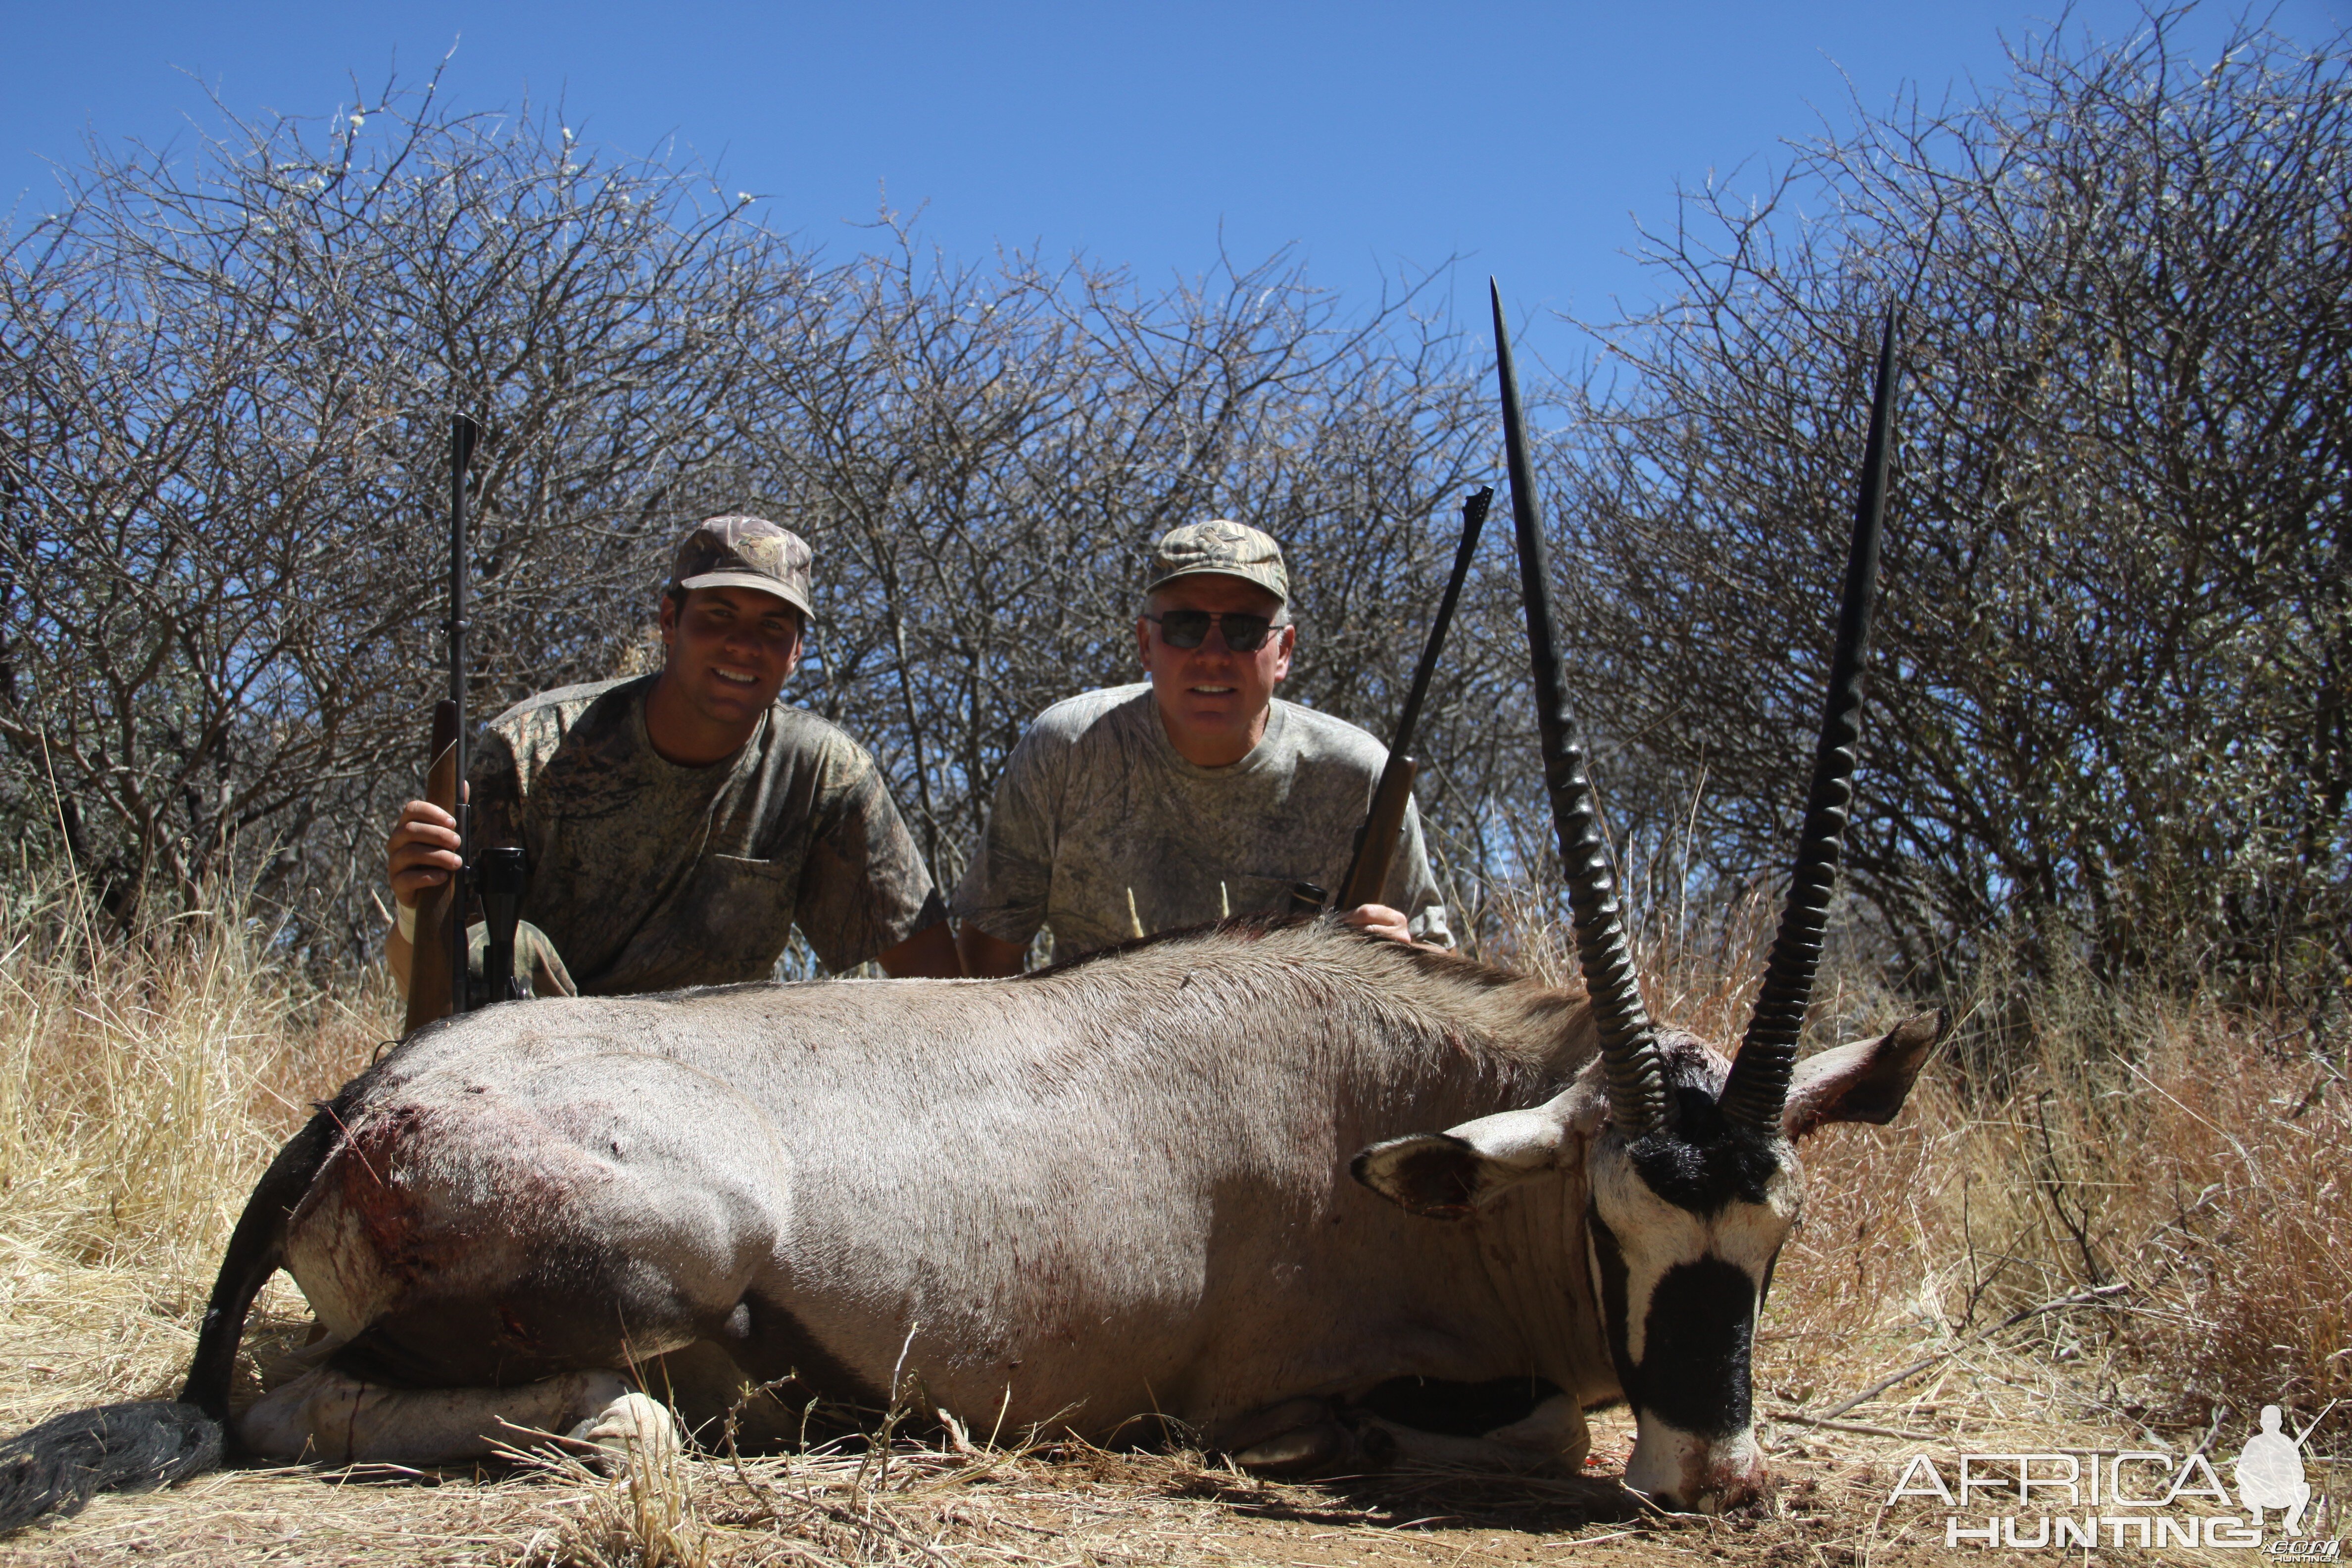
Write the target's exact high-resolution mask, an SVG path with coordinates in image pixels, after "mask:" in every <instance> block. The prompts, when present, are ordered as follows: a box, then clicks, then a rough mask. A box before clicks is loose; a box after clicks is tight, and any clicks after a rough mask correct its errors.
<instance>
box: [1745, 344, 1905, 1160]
mask: <svg viewBox="0 0 2352 1568" xmlns="http://www.w3.org/2000/svg"><path fill="white" fill-rule="evenodd" d="M1900 316H1901V312H1900V311H1899V310H1888V311H1887V313H1886V329H1885V332H1884V333H1883V334H1882V335H1881V337H1880V339H1879V343H1878V387H1877V391H1876V392H1875V393H1874V395H1873V396H1872V398H1871V405H1870V444H1869V445H1868V447H1865V448H1864V451H1863V457H1862V498H1861V500H1858V501H1857V502H1855V504H1854V509H1853V546H1852V548H1851V550H1850V551H1849V552H1848V553H1847V555H1846V563H1845V598H1844V600H1843V603H1842V604H1841V605H1839V606H1838V626H1837V651H1836V652H1835V654H1834V655H1833V656H1832V658H1831V661H1830V688H1829V700H1828V703H1827V707H1826V710H1825V711H1824V712H1823V713H1822V743H1821V749H1820V750H1819V751H1817V752H1814V753H1813V787H1812V793H1811V795H1810V796H1808V797H1807V799H1806V802H1805V826H1804V829H1803V832H1802V834H1801V837H1799V839H1798V842H1797V864H1796V867H1795V868H1794V869H1793V870H1791V871H1790V873H1789V902H1788V906H1787V908H1786V909H1784V910H1782V911H1781V914H1780V934H1779V935H1777V936H1775V937H1774V938H1773V940H1772V957H1771V961H1770V962H1769V963H1768V964H1767V965H1766V966H1765V970H1764V985H1763V989H1762V990H1761V991H1759V993H1758V994H1757V997H1756V1011H1755V1014H1754V1015H1753V1016H1751V1017H1750V1018H1749V1019H1748V1037H1747V1038H1746V1039H1745V1040H1744V1041H1742V1042H1741V1043H1740V1047H1739V1056H1738V1059H1736V1060H1735V1061H1734V1062H1733V1063H1732V1064H1731V1076H1730V1078H1729V1079H1727V1080H1726V1081H1725V1083H1724V1086H1723V1099H1722V1100H1721V1105H1722V1108H1723V1113H1724V1116H1725V1117H1726V1119H1727V1120H1729V1121H1735V1122H1739V1123H1744V1124H1745V1125H1747V1126H1748V1127H1752V1128H1754V1129H1756V1130H1758V1131H1762V1132H1768V1133H1771V1132H1778V1131H1780V1108H1781V1105H1782V1103H1783V1102H1784V1101H1785V1100H1787V1099H1788V1096H1789V1075H1790V1073H1791V1072H1793V1071H1794V1070H1795V1069H1796V1066H1797V1035H1798V1032H1799V1031H1800V1030H1801V1029H1802V1028H1803V1027H1804V1024H1805V1008H1806V1005H1808V1004H1809V1003H1811V1000H1812V995H1813V973H1814V972H1815V971H1816V970H1817V969H1819V968H1820V967H1821V962H1822V931H1824V930H1825V929H1826V928H1827V926H1828V924H1829V914H1830V894H1831V892H1832V890H1833V889H1835V887H1836V885H1837V874H1838V862H1839V861H1841V860H1842V859H1843V858H1844V857H1845V826H1846V817H1847V814H1848V810H1849V808H1850V807H1851V806H1852V805H1853V768H1854V761H1855V758H1856V755H1857V753H1858V752H1859V751H1860V749H1861V745H1862V698H1863V661H1864V656H1865V655H1866V654H1867V652H1868V651H1869V646H1870V610H1871V602H1872V600H1873V599H1874V597H1875V596H1876V588H1877V584H1878V539H1879V534H1880V531H1881V530H1882V529H1883V528H1884V526H1885V521H1886V467H1887V459H1888V455H1889V454H1888V451H1887V446H1888V440H1887V437H1888V431H1889V427H1890V426H1892V425H1893V424H1894V419H1895V381H1896V379H1897V374H1896V370H1895V329H1896V326H1897V324H1898V321H1899V319H1900Z"/></svg>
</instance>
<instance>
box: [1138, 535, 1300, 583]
mask: <svg viewBox="0 0 2352 1568" xmlns="http://www.w3.org/2000/svg"><path fill="white" fill-rule="evenodd" d="M1210 573H1213V574H1216V575H1218V576H1221V577H1239V578H1241V579H1242V580H1243V581H1244V582H1246V583H1255V584H1257V585H1258V586H1259V587H1261V588H1264V589H1265V591H1266V592H1268V593H1269V594H1272V595H1274V596H1275V597H1276V598H1277V599H1280V600H1282V601H1283V602H1284V603H1286V604H1287V603H1288V602H1289V600H1290V574H1289V572H1288V571H1287V570H1286V569H1285V567H1284V566H1283V563H1282V546H1280V545H1278V544H1276V542H1274V541H1273V539H1272V538H1270V537H1269V536H1268V535H1266V534H1264V533H1261V532H1260V531H1257V530H1256V529H1255V528H1252V527H1250V526H1249V524H1247V523H1245V522H1235V521H1233V520H1231V519H1230V518H1222V517H1221V518H1213V519H1212V520H1210V521H1207V522H1188V523H1186V524H1184V525H1183V526H1182V527H1181V528H1171V529H1170V530H1169V531H1167V532H1166V533H1164V534H1161V535H1160V542H1159V543H1158V544H1157V545H1156V546H1154V547H1153V549H1152V552H1151V577H1150V582H1148V583H1146V584H1144V590H1143V591H1144V592H1145V593H1147V594H1148V593H1150V592H1151V591H1152V590H1153V589H1155V588H1158V587H1159V586H1160V584H1163V583H1172V582H1174V581H1175V580H1176V579H1177V578H1179V577H1197V576H1201V575H1202V574H1210Z"/></svg>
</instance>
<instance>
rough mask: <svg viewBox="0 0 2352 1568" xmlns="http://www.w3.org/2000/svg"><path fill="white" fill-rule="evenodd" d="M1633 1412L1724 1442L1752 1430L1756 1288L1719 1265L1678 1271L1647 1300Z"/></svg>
mask: <svg viewBox="0 0 2352 1568" xmlns="http://www.w3.org/2000/svg"><path fill="white" fill-rule="evenodd" d="M1645 1328H1646V1330H1647V1332H1646V1333H1645V1334H1644V1336H1643V1344H1642V1364H1641V1365H1640V1366H1639V1367H1637V1368H1636V1369H1634V1373H1633V1375H1634V1381H1635V1383H1636V1384H1638V1385H1639V1387H1638V1390H1637V1389H1633V1388H1629V1389H1627V1390H1626V1393H1627V1394H1628V1396H1629V1397H1630V1398H1631V1399H1632V1400H1633V1404H1634V1405H1636V1406H1637V1407H1639V1408H1641V1409H1643V1410H1647V1411H1649V1412H1650V1413H1651V1414H1652V1415H1655V1416H1656V1417H1657V1418H1658V1419H1659V1420H1661V1421H1663V1422H1664V1423H1665V1424H1666V1425H1667V1426H1672V1427H1674V1428H1675V1429H1676V1430H1678V1431H1683V1432H1688V1433H1690V1434H1691V1435H1692V1436H1696V1437H1706V1438H1721V1437H1728V1436H1733V1435H1734V1434H1735V1433H1738V1432H1743V1431H1746V1430H1747V1429H1748V1422H1749V1419H1750V1415H1751V1409H1750V1403H1749V1400H1750V1395H1749V1390H1748V1358H1749V1355H1750V1352H1752V1351H1753V1349H1754V1343H1755V1337H1756V1282H1755V1281H1754V1280H1753V1279H1749V1278H1748V1274H1747V1272H1746V1270H1744V1269H1741V1268H1738V1267H1736V1266H1735V1265H1732V1264H1729V1263H1726V1262H1724V1261H1723V1260H1722V1259H1721V1258H1700V1259H1699V1260H1698V1261H1697V1262H1696V1263H1677V1264H1675V1266H1674V1267H1673V1268H1669V1269H1667V1270H1666V1272H1665V1274H1664V1277H1663V1278H1662V1279H1659V1281H1658V1285H1657V1289H1655V1290H1654V1291H1652V1292H1651V1295H1650V1311H1649V1317H1648V1320H1647V1321H1646V1323H1645Z"/></svg>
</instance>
